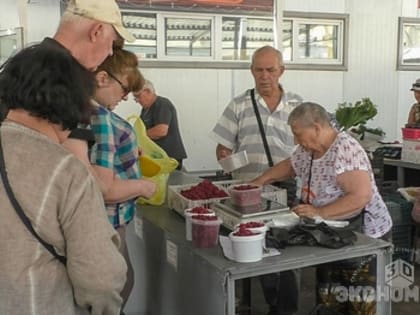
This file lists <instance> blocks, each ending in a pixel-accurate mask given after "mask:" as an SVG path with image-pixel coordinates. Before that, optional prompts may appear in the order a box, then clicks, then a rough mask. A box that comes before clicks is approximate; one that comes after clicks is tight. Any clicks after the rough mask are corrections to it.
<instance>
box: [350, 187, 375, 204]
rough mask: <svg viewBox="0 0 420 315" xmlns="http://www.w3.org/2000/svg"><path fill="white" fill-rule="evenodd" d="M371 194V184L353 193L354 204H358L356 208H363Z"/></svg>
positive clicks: (369, 199)
mask: <svg viewBox="0 0 420 315" xmlns="http://www.w3.org/2000/svg"><path fill="white" fill-rule="evenodd" d="M372 196H373V189H372V186H371V185H369V186H366V187H365V188H363V189H360V190H359V191H358V192H357V193H355V194H354V197H355V198H354V200H355V204H356V205H358V208H361V209H362V208H364V207H365V206H366V205H367V204H368V203H369V202H370V201H371V200H372Z"/></svg>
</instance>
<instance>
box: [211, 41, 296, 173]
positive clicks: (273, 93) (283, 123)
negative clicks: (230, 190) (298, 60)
mask: <svg viewBox="0 0 420 315" xmlns="http://www.w3.org/2000/svg"><path fill="white" fill-rule="evenodd" d="M251 72H252V75H253V76H254V80H255V99H256V103H257V106H258V111H259V113H260V116H261V120H262V124H263V126H264V129H265V134H266V138H267V143H268V146H269V148H270V152H271V155H272V158H273V162H274V164H276V163H278V162H280V161H282V160H284V159H286V158H288V157H289V156H290V154H291V153H292V150H293V148H294V140H293V134H292V131H291V129H290V126H288V125H287V117H288V116H289V113H290V112H291V111H292V109H293V108H294V107H295V106H296V105H297V104H298V103H301V102H302V98H301V97H300V96H298V95H296V94H293V93H290V92H288V93H286V92H285V91H284V90H283V88H282V86H281V85H280V84H279V79H280V77H281V76H282V74H283V72H284V65H283V57H282V54H281V52H280V51H278V50H277V49H275V48H273V47H271V46H264V47H261V48H259V49H257V50H256V51H255V52H254V55H253V57H252V64H251ZM250 91H251V90H247V91H245V92H244V93H242V94H240V95H238V96H237V97H235V98H234V99H233V100H232V101H231V102H230V103H229V105H228V106H227V107H226V109H225V111H224V112H223V114H222V116H221V117H220V119H219V121H218V122H217V124H216V126H215V127H214V129H213V131H212V132H211V137H212V138H213V139H214V140H216V142H217V143H218V145H217V148H216V156H217V159H218V160H220V159H222V158H225V157H227V156H229V155H230V154H232V153H234V152H239V151H243V150H246V152H247V154H248V159H249V162H250V163H249V164H248V165H247V166H245V167H242V168H240V169H238V170H236V171H233V173H232V176H233V178H235V179H244V180H251V179H253V178H255V177H257V176H258V175H260V174H261V173H262V172H263V171H265V170H266V169H267V168H268V167H269V166H268V160H267V156H266V153H265V150H264V145H263V141H262V138H261V134H260V130H259V127H258V122H257V119H256V116H255V112H254V109H253V105H252V100H251V95H250Z"/></svg>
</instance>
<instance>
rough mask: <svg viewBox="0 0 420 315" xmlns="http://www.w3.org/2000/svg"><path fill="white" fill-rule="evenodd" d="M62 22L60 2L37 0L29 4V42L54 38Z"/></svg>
mask: <svg viewBox="0 0 420 315" xmlns="http://www.w3.org/2000/svg"><path fill="white" fill-rule="evenodd" d="M42 21H45V22H42ZM59 21H60V1H57V0H37V1H31V2H29V3H28V4H27V32H26V35H27V42H28V43H33V42H39V41H41V40H42V39H43V38H44V37H45V36H50V37H51V36H53V35H54V33H55V31H56V30H57V27H58V23H59Z"/></svg>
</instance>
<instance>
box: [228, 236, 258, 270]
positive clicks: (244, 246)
mask: <svg viewBox="0 0 420 315" xmlns="http://www.w3.org/2000/svg"><path fill="white" fill-rule="evenodd" d="M234 233H235V231H234V232H231V233H230V234H229V238H230V240H231V242H232V252H233V258H234V259H235V261H237V262H242V263H249V262H256V261H260V260H261V259H262V255H263V244H264V240H265V233H258V234H255V235H251V236H236V235H233V234H234Z"/></svg>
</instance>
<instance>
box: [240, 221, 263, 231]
mask: <svg viewBox="0 0 420 315" xmlns="http://www.w3.org/2000/svg"><path fill="white" fill-rule="evenodd" d="M264 225H265V224H264V223H263V222H255V221H251V222H246V223H241V224H240V225H239V228H245V229H252V228H259V227H263V226H264Z"/></svg>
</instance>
